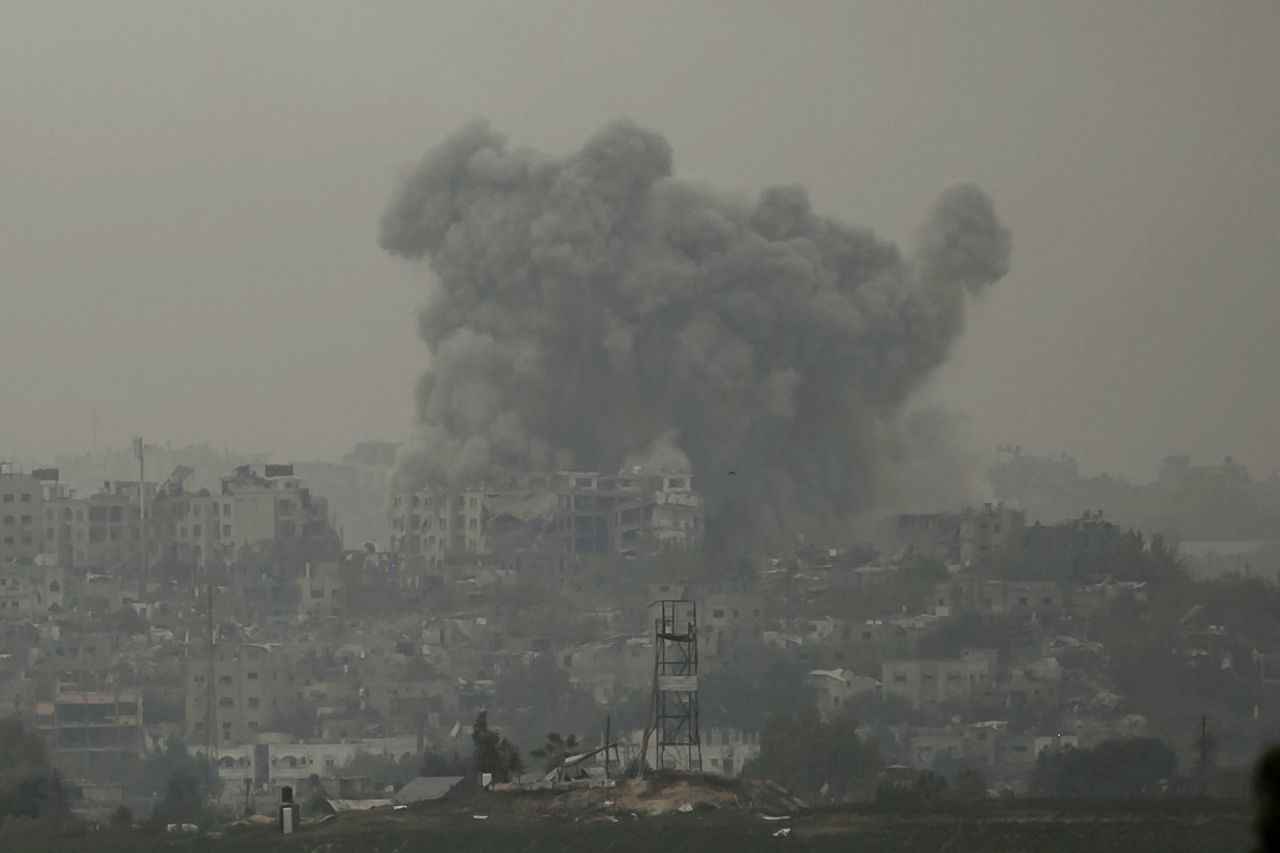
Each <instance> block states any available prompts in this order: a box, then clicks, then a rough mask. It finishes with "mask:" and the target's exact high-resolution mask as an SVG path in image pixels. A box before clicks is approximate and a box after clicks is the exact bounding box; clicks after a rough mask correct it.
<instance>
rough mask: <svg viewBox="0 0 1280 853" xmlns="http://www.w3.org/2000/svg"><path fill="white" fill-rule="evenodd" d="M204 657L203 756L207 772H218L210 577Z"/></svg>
mask: <svg viewBox="0 0 1280 853" xmlns="http://www.w3.org/2000/svg"><path fill="white" fill-rule="evenodd" d="M205 620H206V624H205V630H206V632H207V633H206V634H205V659H204V758H205V761H207V762H208V765H209V772H211V773H217V772H218V758H217V752H218V736H217V732H216V731H215V730H216V729H217V726H218V707H217V702H215V701H214V690H213V680H214V676H215V675H216V672H215V669H216V668H215V666H214V650H215V647H216V646H217V635H216V633H215V631H216V628H215V626H214V620H213V579H212V578H210V579H209V581H208V585H207V586H206V587H205Z"/></svg>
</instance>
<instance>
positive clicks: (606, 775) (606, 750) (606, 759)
mask: <svg viewBox="0 0 1280 853" xmlns="http://www.w3.org/2000/svg"><path fill="white" fill-rule="evenodd" d="M612 722H613V717H612V716H611V715H609V714H605V715H604V778H606V779H608V778H609V734H610V732H609V729H610V728H611V723H612Z"/></svg>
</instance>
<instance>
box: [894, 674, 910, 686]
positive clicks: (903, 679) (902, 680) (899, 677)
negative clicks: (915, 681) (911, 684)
mask: <svg viewBox="0 0 1280 853" xmlns="http://www.w3.org/2000/svg"><path fill="white" fill-rule="evenodd" d="M893 683H894V684H906V683H907V674H906V673H905V672H895V673H894V674H893Z"/></svg>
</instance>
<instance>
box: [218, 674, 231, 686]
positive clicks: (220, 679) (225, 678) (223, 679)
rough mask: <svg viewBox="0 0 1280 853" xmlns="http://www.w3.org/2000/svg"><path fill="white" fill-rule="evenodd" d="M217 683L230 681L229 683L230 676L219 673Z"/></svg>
mask: <svg viewBox="0 0 1280 853" xmlns="http://www.w3.org/2000/svg"><path fill="white" fill-rule="evenodd" d="M218 683H219V684H230V683H231V676H229V675H220V676H218Z"/></svg>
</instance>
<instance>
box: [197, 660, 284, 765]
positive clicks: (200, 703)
mask: <svg viewBox="0 0 1280 853" xmlns="http://www.w3.org/2000/svg"><path fill="white" fill-rule="evenodd" d="M210 678H212V681H210ZM299 698H301V692H300V687H299V685H298V683H297V682H296V676H295V674H294V672H293V670H292V669H291V668H290V667H289V666H287V665H286V664H285V662H284V656H283V654H282V653H281V651H280V649H279V648H278V647H273V646H266V645H259V644H256V643H231V642H228V643H219V644H217V645H216V646H215V647H214V651H213V660H212V665H211V663H210V661H209V659H208V652H207V650H205V649H198V650H193V653H192V655H191V657H189V658H187V666H186V715H185V719H186V736H187V739H188V741H190V742H191V743H204V742H205V740H206V731H207V726H208V723H209V722H210V720H209V716H210V712H211V710H212V714H213V719H212V721H211V722H212V723H213V726H214V731H215V733H216V741H217V743H218V744H219V745H223V744H244V743H252V742H253V741H254V739H255V738H256V737H257V735H258V734H259V733H260V732H264V731H267V730H268V729H270V728H271V726H272V723H273V721H274V720H275V718H276V717H277V716H278V715H279V714H281V713H282V712H283V711H284V710H285V709H287V708H289V707H290V703H291V702H293V701H295V700H297V699H299ZM210 700H212V708H210Z"/></svg>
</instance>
